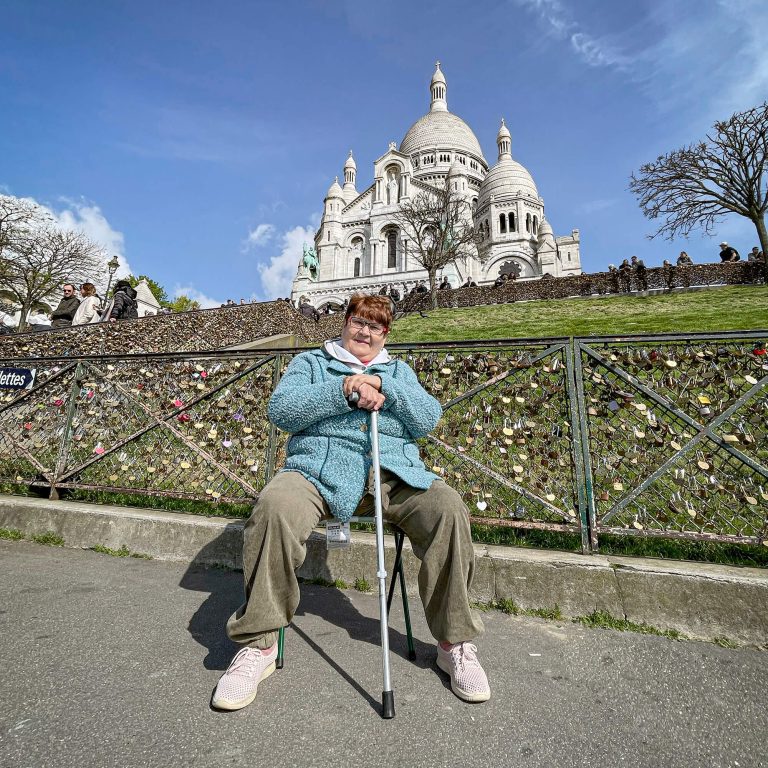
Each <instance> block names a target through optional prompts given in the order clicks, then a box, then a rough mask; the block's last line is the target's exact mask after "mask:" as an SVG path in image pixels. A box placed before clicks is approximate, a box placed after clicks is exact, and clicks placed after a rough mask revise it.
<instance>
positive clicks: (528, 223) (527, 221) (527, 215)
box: [525, 213, 531, 232]
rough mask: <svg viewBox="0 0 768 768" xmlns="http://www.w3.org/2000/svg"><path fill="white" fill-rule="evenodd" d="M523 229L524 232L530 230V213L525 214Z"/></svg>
mask: <svg viewBox="0 0 768 768" xmlns="http://www.w3.org/2000/svg"><path fill="white" fill-rule="evenodd" d="M525 231H526V232H530V231H531V214H530V213H526V214H525Z"/></svg>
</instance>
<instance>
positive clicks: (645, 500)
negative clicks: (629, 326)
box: [577, 335, 768, 545]
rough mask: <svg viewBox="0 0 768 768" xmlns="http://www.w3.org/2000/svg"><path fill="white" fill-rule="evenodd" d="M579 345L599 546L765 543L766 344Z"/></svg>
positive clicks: (737, 340)
mask: <svg viewBox="0 0 768 768" xmlns="http://www.w3.org/2000/svg"><path fill="white" fill-rule="evenodd" d="M577 346H578V359H577V373H578V386H579V388H580V394H581V395H582V398H583V400H582V402H583V408H584V410H583V420H584V422H585V429H584V430H583V432H584V441H585V442H584V451H585V459H586V461H585V464H586V466H587V471H588V505H589V508H590V515H591V522H592V541H593V544H595V545H596V543H597V536H598V535H599V533H601V532H610V533H628V534H635V535H652V536H670V537H680V538H689V539H711V540H721V541H740V542H750V543H764V542H765V543H768V542H766V539H767V538H768V536H767V533H768V462H767V461H766V458H768V438H767V436H766V434H767V432H768V429H767V427H766V419H767V418H768V386H767V385H768V363H767V362H766V359H765V354H764V352H765V345H764V344H763V342H762V340H761V339H760V338H757V337H750V335H746V337H738V336H735V335H730V336H718V337H693V338H687V339H669V338H665V339H659V340H656V339H653V338H647V339H638V340H631V341H621V340H613V341H604V342H602V343H599V342H589V343H585V342H583V341H580V342H578V343H577Z"/></svg>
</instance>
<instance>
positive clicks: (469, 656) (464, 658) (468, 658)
mask: <svg viewBox="0 0 768 768" xmlns="http://www.w3.org/2000/svg"><path fill="white" fill-rule="evenodd" d="M450 654H451V656H452V657H453V658H454V663H455V664H456V665H457V666H459V667H464V666H475V665H479V664H480V662H479V661H478V660H477V646H476V645H474V644H473V643H459V644H458V645H455V646H454V647H453V648H451V650H450Z"/></svg>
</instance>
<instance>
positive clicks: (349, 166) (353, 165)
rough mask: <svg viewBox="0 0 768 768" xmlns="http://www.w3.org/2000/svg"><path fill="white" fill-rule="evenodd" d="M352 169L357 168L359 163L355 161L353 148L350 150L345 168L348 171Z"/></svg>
mask: <svg viewBox="0 0 768 768" xmlns="http://www.w3.org/2000/svg"><path fill="white" fill-rule="evenodd" d="M350 169H351V170H353V171H356V170H357V163H356V162H355V158H354V157H352V150H351V149H350V150H349V157H348V158H347V162H346V163H344V170H345V171H347V170H350Z"/></svg>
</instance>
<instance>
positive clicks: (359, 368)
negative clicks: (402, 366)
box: [323, 338, 392, 373]
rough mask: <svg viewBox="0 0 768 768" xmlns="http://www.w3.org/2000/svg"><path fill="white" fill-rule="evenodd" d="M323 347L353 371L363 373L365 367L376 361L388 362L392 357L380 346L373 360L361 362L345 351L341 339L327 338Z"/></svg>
mask: <svg viewBox="0 0 768 768" xmlns="http://www.w3.org/2000/svg"><path fill="white" fill-rule="evenodd" d="M323 349H325V351H326V352H327V353H328V354H329V355H330V356H331V357H333V358H335V359H336V360H338V361H339V362H342V363H344V364H346V365H348V366H349V367H350V368H351V369H352V370H353V371H354V372H355V373H363V372H364V371H365V369H366V368H368V367H369V366H371V365H375V364H376V363H388V362H389V361H390V360H391V359H392V358H390V356H389V352H387V350H386V349H384V348H383V347H382V349H381V351H380V352H379V354H378V355H376V357H374V358H373V360H369V361H368V363H367V364H366V363H363V362H362V361H361V360H358V359H357V358H356V357H355V356H354V355H353V354H352V353H351V352H347V350H346V349H344V347H342V346H341V339H340V338H339V339H328V341H326V342H325V344H323Z"/></svg>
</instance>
